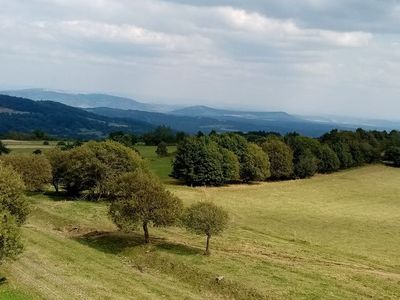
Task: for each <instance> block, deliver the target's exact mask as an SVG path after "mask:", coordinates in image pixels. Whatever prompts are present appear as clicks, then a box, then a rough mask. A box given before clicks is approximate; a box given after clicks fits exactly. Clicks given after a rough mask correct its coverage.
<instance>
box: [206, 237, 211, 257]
mask: <svg viewBox="0 0 400 300" xmlns="http://www.w3.org/2000/svg"><path fill="white" fill-rule="evenodd" d="M210 238H211V235H209V234H207V244H206V253H205V254H206V255H210V250H209V249H210Z"/></svg>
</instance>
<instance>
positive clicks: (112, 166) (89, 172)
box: [47, 141, 145, 198]
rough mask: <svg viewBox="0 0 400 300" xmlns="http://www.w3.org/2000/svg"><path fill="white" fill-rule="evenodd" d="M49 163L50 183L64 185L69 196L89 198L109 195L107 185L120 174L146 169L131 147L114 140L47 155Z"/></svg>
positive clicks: (89, 143) (87, 144) (51, 152)
mask: <svg viewBox="0 0 400 300" xmlns="http://www.w3.org/2000/svg"><path fill="white" fill-rule="evenodd" d="M47 157H48V159H49V160H50V163H51V166H52V174H53V185H54V187H55V189H56V190H58V189H59V187H60V186H61V187H63V188H64V189H65V190H66V191H67V193H68V194H69V195H71V196H79V195H81V194H82V193H83V192H85V193H86V195H88V196H89V197H91V198H94V197H99V198H100V197H103V196H105V195H107V194H108V190H107V184H108V182H109V181H110V180H111V179H113V178H114V177H116V176H118V175H119V174H120V173H124V172H133V171H135V170H136V169H139V168H142V169H145V164H144V161H143V160H142V158H141V157H140V156H139V154H137V153H136V152H135V151H134V150H132V149H130V148H128V147H125V146H123V145H122V144H120V143H117V142H114V141H105V142H94V141H92V142H88V143H85V144H83V145H82V146H79V147H75V148H73V149H70V150H66V151H62V150H60V149H54V150H52V151H50V152H49V153H48V154H47Z"/></svg>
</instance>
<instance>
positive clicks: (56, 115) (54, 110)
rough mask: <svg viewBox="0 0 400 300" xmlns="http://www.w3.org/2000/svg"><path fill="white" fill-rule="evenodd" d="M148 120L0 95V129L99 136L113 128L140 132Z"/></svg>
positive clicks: (144, 128) (69, 135) (61, 134)
mask: <svg viewBox="0 0 400 300" xmlns="http://www.w3.org/2000/svg"><path fill="white" fill-rule="evenodd" d="M152 128H153V126H152V125H151V124H148V123H145V122H140V121H135V120H131V119H129V120H123V119H120V118H108V117H104V116H99V115H95V114H92V113H89V112H87V111H84V110H81V109H78V108H74V107H70V106H66V105H64V104H61V103H57V102H52V101H32V100H29V99H24V98H17V97H11V96H6V95H0V133H6V132H9V131H20V132H31V131H33V130H37V129H39V130H43V131H45V132H47V133H49V134H52V135H56V136H59V137H81V138H99V137H103V136H105V135H107V134H108V133H109V132H112V131H116V130H126V131H132V132H136V133H143V132H146V131H149V130H151V129H152Z"/></svg>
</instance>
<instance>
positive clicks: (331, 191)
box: [0, 148, 400, 299]
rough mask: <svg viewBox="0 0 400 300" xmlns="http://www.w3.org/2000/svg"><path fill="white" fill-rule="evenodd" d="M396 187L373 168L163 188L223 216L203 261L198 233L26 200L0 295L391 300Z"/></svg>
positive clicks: (398, 210) (397, 269) (103, 209)
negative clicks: (146, 227) (119, 224)
mask: <svg viewBox="0 0 400 300" xmlns="http://www.w3.org/2000/svg"><path fill="white" fill-rule="evenodd" d="M152 150H154V149H150V148H144V149H141V151H142V152H146V151H147V152H146V153H147V154H143V155H145V156H147V157H148V159H149V160H150V162H149V163H150V164H151V163H153V170H159V172H161V171H160V170H162V172H163V174H167V173H169V172H166V171H165V170H166V169H167V167H166V165H165V164H166V162H165V161H163V162H159V161H157V159H156V158H155V154H154V157H153V159H154V161H151V155H153V154H152V153H153V151H152ZM157 164H158V165H157ZM162 172H161V173H162ZM399 182H400V169H395V168H389V167H384V166H381V165H375V166H368V167H364V168H359V169H353V170H348V171H344V172H340V173H336V174H332V175H320V176H316V177H314V178H312V179H310V180H301V181H287V182H274V183H263V184H257V185H250V186H245V185H242V186H231V187H224V188H189V187H183V186H178V185H168V188H169V189H170V190H171V191H172V192H173V193H174V194H176V195H177V196H179V197H180V198H181V199H182V200H183V201H184V203H185V205H190V204H191V203H194V202H197V201H202V200H210V201H213V202H215V203H218V204H219V205H221V206H223V207H224V208H225V209H227V210H228V211H229V214H230V216H231V224H230V227H229V229H228V230H227V231H226V232H225V233H224V234H223V235H222V236H220V237H214V238H212V240H211V250H212V255H211V256H209V257H207V256H204V255H203V254H202V253H203V248H204V243H205V238H204V237H202V236H195V235H193V234H190V233H188V232H186V231H184V230H183V229H180V228H174V227H172V228H165V229H162V228H161V229H160V228H151V229H150V230H151V231H150V234H151V236H152V243H151V245H150V246H145V245H143V244H142V236H141V233H140V231H139V232H138V233H137V234H123V233H118V232H117V231H116V228H115V227H114V225H113V224H112V222H111V221H110V220H109V218H108V216H107V205H106V204H105V203H91V202H83V201H82V202H80V201H79V202H78V201H65V200H63V199H62V198H56V197H52V196H51V195H33V196H30V201H31V202H32V208H33V211H32V213H31V215H30V218H29V221H28V223H27V224H26V225H25V226H24V229H23V237H24V241H25V244H26V250H25V252H24V253H23V254H22V255H21V256H20V257H19V259H18V260H17V261H15V262H7V263H6V264H5V265H4V266H2V273H3V274H4V275H5V276H6V277H7V279H8V281H7V283H6V284H3V285H1V286H0V299H36V298H38V299H164V298H165V299H321V298H324V299H367V298H379V299H398V297H399V295H400V256H399V251H400V235H399V232H400V218H399V215H400V185H399V184H398V183H399ZM217 276H224V277H225V279H224V281H223V282H221V283H219V284H218V283H216V282H215V278H216V277H217Z"/></svg>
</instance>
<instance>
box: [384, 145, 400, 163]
mask: <svg viewBox="0 0 400 300" xmlns="http://www.w3.org/2000/svg"><path fill="white" fill-rule="evenodd" d="M384 159H385V160H386V161H389V162H391V163H393V165H394V166H395V167H400V147H390V148H389V149H387V150H386V151H385V156H384Z"/></svg>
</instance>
